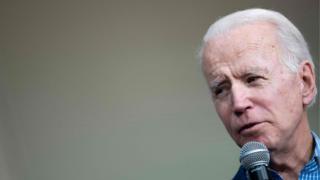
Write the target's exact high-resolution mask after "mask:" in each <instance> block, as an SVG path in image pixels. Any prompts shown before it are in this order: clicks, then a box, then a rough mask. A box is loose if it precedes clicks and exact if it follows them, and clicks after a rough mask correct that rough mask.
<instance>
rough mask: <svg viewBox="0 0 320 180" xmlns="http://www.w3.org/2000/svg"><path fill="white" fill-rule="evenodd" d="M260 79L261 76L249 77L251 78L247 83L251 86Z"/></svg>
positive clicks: (248, 78)
mask: <svg viewBox="0 0 320 180" xmlns="http://www.w3.org/2000/svg"><path fill="white" fill-rule="evenodd" d="M260 78H261V77H260V76H249V77H247V79H246V82H247V83H248V84H251V83H254V82H256V81H257V80H259V79H260Z"/></svg>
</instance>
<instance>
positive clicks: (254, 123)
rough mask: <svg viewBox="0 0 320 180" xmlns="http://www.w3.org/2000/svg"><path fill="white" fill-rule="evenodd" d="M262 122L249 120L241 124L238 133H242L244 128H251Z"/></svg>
mask: <svg viewBox="0 0 320 180" xmlns="http://www.w3.org/2000/svg"><path fill="white" fill-rule="evenodd" d="M260 123H263V122H249V123H246V124H243V125H242V126H240V128H239V130H238V133H241V132H242V131H243V130H245V129H248V128H251V127H252V126H255V125H257V124H260Z"/></svg>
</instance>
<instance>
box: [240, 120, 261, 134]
mask: <svg viewBox="0 0 320 180" xmlns="http://www.w3.org/2000/svg"><path fill="white" fill-rule="evenodd" d="M263 125H264V122H261V123H257V124H255V125H253V126H251V127H250V128H246V129H243V130H241V131H240V134H241V135H252V134H255V133H256V132H258V131H259V129H261V126H263Z"/></svg>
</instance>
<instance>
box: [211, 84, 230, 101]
mask: <svg viewBox="0 0 320 180" xmlns="http://www.w3.org/2000/svg"><path fill="white" fill-rule="evenodd" d="M229 89H230V84H229V83H222V84H220V85H218V86H217V87H213V88H212V92H213V95H214V96H215V97H216V98H217V97H223V96H225V95H226V94H227V93H228V90H229Z"/></svg>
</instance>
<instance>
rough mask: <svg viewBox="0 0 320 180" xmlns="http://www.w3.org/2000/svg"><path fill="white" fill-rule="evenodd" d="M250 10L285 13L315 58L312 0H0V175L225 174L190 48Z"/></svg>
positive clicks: (226, 155)
mask: <svg viewBox="0 0 320 180" xmlns="http://www.w3.org/2000/svg"><path fill="white" fill-rule="evenodd" d="M249 7H264V8H272V9H275V10H279V11H281V12H283V13H284V14H285V15H287V16H288V17H289V18H290V19H291V20H292V21H293V22H294V23H295V24H297V26H298V27H299V28H300V29H301V31H302V32H303V34H305V37H306V39H307V41H308V42H309V45H310V48H311V51H312V54H313V56H314V59H315V62H316V65H317V66H319V63H318V62H319V61H318V57H319V56H318V50H319V46H318V40H319V1H318V0H309V1H300V0H293V1H290V2H289V1H278V0H269V1H261V0H252V1H249V0H246V1H241V2H240V1H231V0H224V1H214V0H178V1H172V0H161V1H160V0H158V1H155V0H149V1H147V0H145V1H143V0H139V1H134V0H131V1H130V0H105V1H103V0H91V1H84V0H79V1H76V0H56V1H53V0H51V1H49V0H29V1H23V0H1V1H0V179H1V180H88V179H90V180H106V179H107V180H164V179H166V180H196V179H197V180H198V179H200V180H212V179H230V178H231V177H232V176H233V175H234V173H235V171H236V169H237V168H238V165H239V163H238V156H239V155H238V154H239V148H238V147H237V146H236V145H235V144H234V143H233V142H232V140H231V139H230V138H229V136H228V134H227V133H226V132H225V130H224V127H223V125H222V123H221V122H220V120H219V119H218V118H217V116H216V114H215V112H214V110H213V106H212V103H211V101H210V98H209V91H208V90H207V87H206V84H205V81H204V79H203V78H202V74H201V71H200V68H199V64H198V62H197V60H196V58H195V57H196V51H197V48H198V46H199V44H200V42H201V38H202V36H203V35H204V33H205V32H206V30H207V28H208V27H209V25H210V24H211V23H212V22H213V21H214V20H216V19H217V18H218V17H220V16H222V15H225V14H227V13H230V12H232V11H235V10H238V9H244V8H249ZM318 77H319V76H318ZM318 110H319V103H317V104H316V105H315V106H314V107H313V108H312V109H311V110H310V114H311V116H312V120H311V122H310V123H311V126H312V128H313V129H314V130H315V131H318V130H319V112H318Z"/></svg>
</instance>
